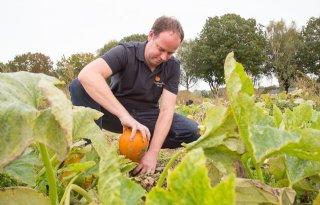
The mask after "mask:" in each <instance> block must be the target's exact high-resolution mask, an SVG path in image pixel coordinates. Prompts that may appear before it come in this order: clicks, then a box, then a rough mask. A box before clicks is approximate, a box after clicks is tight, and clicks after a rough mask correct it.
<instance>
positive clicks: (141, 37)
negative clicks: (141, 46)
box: [120, 34, 148, 42]
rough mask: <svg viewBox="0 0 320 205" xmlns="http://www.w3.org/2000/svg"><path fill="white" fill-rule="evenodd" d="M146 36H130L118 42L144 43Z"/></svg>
mask: <svg viewBox="0 0 320 205" xmlns="http://www.w3.org/2000/svg"><path fill="white" fill-rule="evenodd" d="M147 38H148V36H147V35H146V34H132V35H130V36H126V37H124V38H122V39H121V40H120V42H130V41H140V42H142V41H146V40H147Z"/></svg>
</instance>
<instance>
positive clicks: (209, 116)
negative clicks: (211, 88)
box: [186, 106, 236, 150]
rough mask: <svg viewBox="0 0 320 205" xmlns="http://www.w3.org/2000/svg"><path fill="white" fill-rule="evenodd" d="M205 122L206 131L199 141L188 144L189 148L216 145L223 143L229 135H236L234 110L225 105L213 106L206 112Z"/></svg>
mask: <svg viewBox="0 0 320 205" xmlns="http://www.w3.org/2000/svg"><path fill="white" fill-rule="evenodd" d="M204 124H205V127H206V130H205V133H204V134H203V135H202V136H201V137H200V138H199V139H198V140H197V141H195V142H192V143H189V144H187V145H186V148H187V150H191V149H196V148H199V147H202V148H209V147H216V146H219V145H221V144H223V143H224V139H225V138H226V137H227V136H228V135H235V129H236V123H235V121H234V118H233V115H232V112H231V110H230V109H228V108H226V107H224V106H214V107H211V108H210V109H209V110H208V111H207V113H206V118H205V119H204Z"/></svg>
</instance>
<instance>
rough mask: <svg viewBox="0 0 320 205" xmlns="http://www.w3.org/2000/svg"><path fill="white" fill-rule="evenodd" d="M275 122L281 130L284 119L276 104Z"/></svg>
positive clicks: (274, 108) (274, 109)
mask: <svg viewBox="0 0 320 205" xmlns="http://www.w3.org/2000/svg"><path fill="white" fill-rule="evenodd" d="M273 120H274V124H275V125H276V127H277V128H280V127H281V123H282V122H283V117H282V112H281V110H280V109H279V108H278V106H277V105H276V104H274V105H273Z"/></svg>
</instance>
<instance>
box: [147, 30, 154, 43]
mask: <svg viewBox="0 0 320 205" xmlns="http://www.w3.org/2000/svg"><path fill="white" fill-rule="evenodd" d="M153 37H154V33H153V31H152V30H151V31H149V34H148V41H151V39H152V38H153Z"/></svg>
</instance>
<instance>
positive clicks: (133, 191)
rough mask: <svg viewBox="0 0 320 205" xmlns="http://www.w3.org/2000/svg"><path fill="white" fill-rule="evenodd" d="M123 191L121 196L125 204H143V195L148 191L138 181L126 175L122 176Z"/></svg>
mask: <svg viewBox="0 0 320 205" xmlns="http://www.w3.org/2000/svg"><path fill="white" fill-rule="evenodd" d="M120 182H121V191H120V197H121V199H123V200H124V204H125V205H137V204H141V197H142V196H144V195H145V193H146V191H145V190H144V189H143V188H142V187H141V186H140V185H139V184H137V183H135V182H133V181H132V180H130V179H129V178H127V177H125V176H121V177H120Z"/></svg>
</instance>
